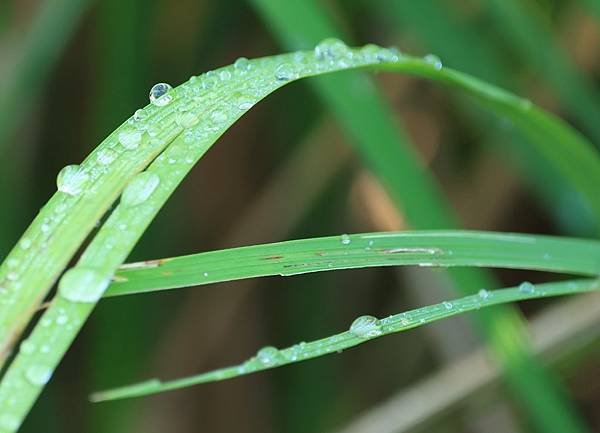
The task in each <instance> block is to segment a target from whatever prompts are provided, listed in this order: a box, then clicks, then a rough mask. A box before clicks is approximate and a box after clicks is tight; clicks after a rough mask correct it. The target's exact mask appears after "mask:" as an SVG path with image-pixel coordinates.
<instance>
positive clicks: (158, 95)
mask: <svg viewBox="0 0 600 433" xmlns="http://www.w3.org/2000/svg"><path fill="white" fill-rule="evenodd" d="M171 89H172V87H171V85H170V84H167V83H158V84H155V85H154V86H152V88H151V89H150V95H149V96H150V102H151V103H152V104H153V105H156V106H157V107H163V106H165V105H168V104H169V103H171V101H172V100H173V96H172V95H170V94H169V91H170V90H171Z"/></svg>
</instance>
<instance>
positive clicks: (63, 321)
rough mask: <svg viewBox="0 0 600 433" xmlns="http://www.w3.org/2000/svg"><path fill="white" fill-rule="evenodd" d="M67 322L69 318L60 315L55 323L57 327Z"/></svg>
mask: <svg viewBox="0 0 600 433" xmlns="http://www.w3.org/2000/svg"><path fill="white" fill-rule="evenodd" d="M68 321H69V316H67V315H66V314H61V315H59V316H58V317H57V318H56V323H57V324H58V325H64V324H65V323H67V322H68Z"/></svg>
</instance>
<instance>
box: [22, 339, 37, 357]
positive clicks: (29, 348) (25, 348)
mask: <svg viewBox="0 0 600 433" xmlns="http://www.w3.org/2000/svg"><path fill="white" fill-rule="evenodd" d="M35 348H36V347H35V344H33V343H32V342H31V341H29V340H23V341H22V342H21V345H20V346H19V352H20V353H22V354H23V355H30V354H32V353H33V352H35Z"/></svg>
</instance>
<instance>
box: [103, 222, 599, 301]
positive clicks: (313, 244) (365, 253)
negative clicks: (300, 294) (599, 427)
mask: <svg viewBox="0 0 600 433" xmlns="http://www.w3.org/2000/svg"><path fill="white" fill-rule="evenodd" d="M398 265H418V266H442V267H449V266H483V267H499V268H515V269H536V270H543V271H551V272H566V273H570V274H580V275H587V276H596V275H598V274H600V241H591V240H581V239H569V238H561V237H550V236H532V235H523V234H505V233H494V232H469V231H421V232H387V233H365V234H357V235H342V236H332V237H325V238H315V239H302V240H296V241H287V242H277V243H272V244H265V245H255V246H250V247H241V248H231V249H226V250H221V251H212V252H207V253H200V254H193V255H189V256H183V257H174V258H168V259H159V260H149V261H146V262H140V263H131V264H127V265H124V266H123V267H121V270H120V271H119V272H117V274H116V275H115V278H114V279H115V281H114V282H113V284H112V285H111V286H110V287H109V288H108V290H107V291H106V293H105V295H104V296H105V297H108V296H118V295H126V294H137V293H145V292H153V291H156V290H165V289H173V288H178V287H189V286H195V285H203V284H209V283H216V282H221V281H231V280H238V279H242V278H253V277H264V276H271V275H284V276H290V275H298V274H304V273H308V272H319V271H331V270H336V269H354V268H362V267H373V266H398Z"/></svg>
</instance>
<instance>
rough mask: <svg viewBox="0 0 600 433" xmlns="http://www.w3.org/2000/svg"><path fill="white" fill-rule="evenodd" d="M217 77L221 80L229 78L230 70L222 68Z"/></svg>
mask: <svg viewBox="0 0 600 433" xmlns="http://www.w3.org/2000/svg"><path fill="white" fill-rule="evenodd" d="M219 78H220V79H221V81H227V80H229V79H230V78H231V72H229V71H228V70H227V69H224V70H222V71H221V72H219Z"/></svg>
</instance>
